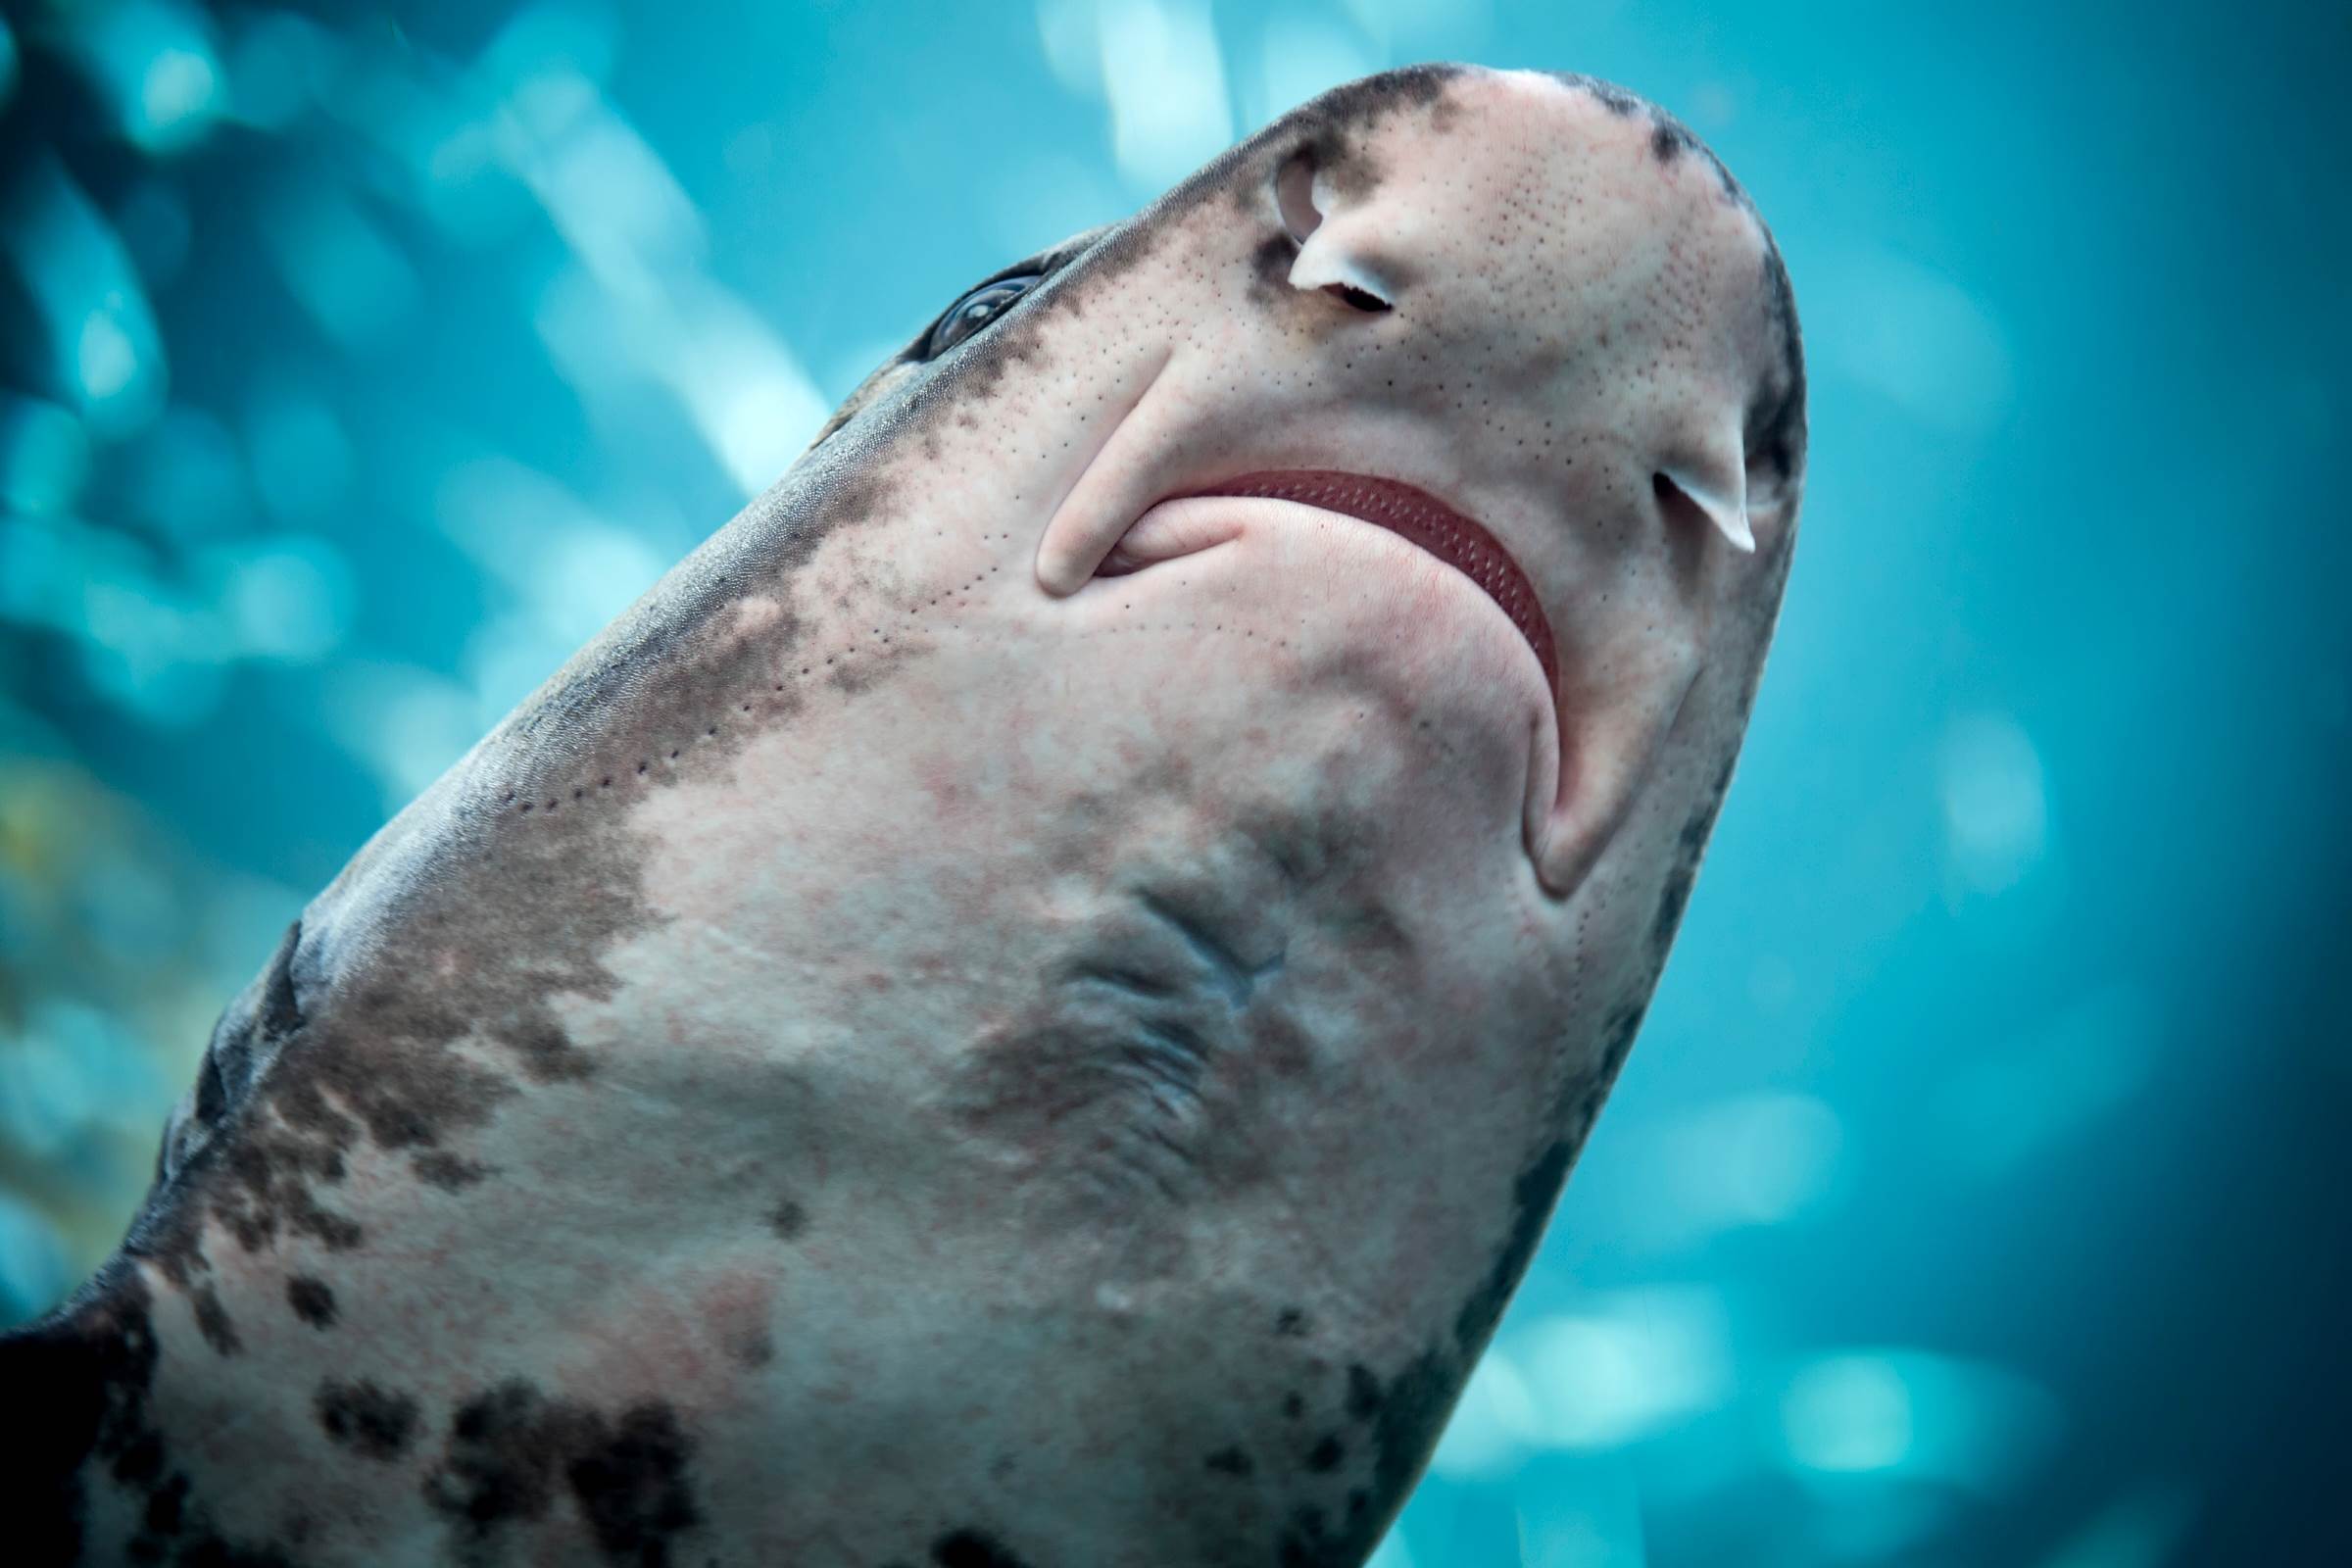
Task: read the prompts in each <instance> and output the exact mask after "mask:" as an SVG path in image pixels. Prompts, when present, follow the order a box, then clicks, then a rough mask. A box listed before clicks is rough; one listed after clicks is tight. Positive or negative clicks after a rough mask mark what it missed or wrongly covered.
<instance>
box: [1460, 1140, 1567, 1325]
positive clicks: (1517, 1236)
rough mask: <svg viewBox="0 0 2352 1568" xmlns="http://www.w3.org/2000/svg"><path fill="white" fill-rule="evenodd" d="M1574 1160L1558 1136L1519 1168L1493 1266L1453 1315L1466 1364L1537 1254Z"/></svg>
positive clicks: (1499, 1316) (1500, 1315) (1564, 1141)
mask: <svg viewBox="0 0 2352 1568" xmlns="http://www.w3.org/2000/svg"><path fill="white" fill-rule="evenodd" d="M1575 1158H1576V1145H1575V1144H1573V1143H1571V1142H1570V1141H1569V1140H1567V1139H1565V1138H1561V1139H1556V1140H1554V1141H1553V1142H1552V1144H1551V1145H1550V1147H1548V1148H1546V1149H1545V1150H1544V1152H1543V1153H1541V1154H1539V1155H1537V1156H1536V1159H1535V1161H1534V1163H1532V1164H1530V1165H1529V1166H1528V1167H1527V1169H1525V1170H1524V1171H1522V1172H1520V1174H1519V1180H1518V1182H1517V1183H1516V1184H1515V1185H1514V1186H1513V1188H1512V1190H1511V1207H1512V1214H1511V1228H1510V1233H1509V1235H1508V1236H1507V1237H1505V1238H1504V1240H1503V1244H1502V1250H1500V1251H1499V1252H1497V1253H1496V1254H1495V1266H1494V1267H1493V1268H1492V1269H1490V1270H1489V1271H1488V1274H1487V1278H1486V1279H1485V1281H1484V1282H1483V1283H1481V1284H1480V1286H1479V1287H1478V1289H1477V1290H1475V1291H1473V1292H1471V1293H1470V1299H1468V1300H1467V1301H1465V1302H1463V1303H1462V1309H1461V1311H1460V1313H1459V1314H1458V1315H1457V1316H1456V1317H1455V1318H1454V1324H1453V1338H1454V1344H1455V1345H1456V1346H1457V1347H1459V1348H1460V1349H1461V1352H1462V1356H1463V1358H1464V1360H1465V1362H1467V1361H1469V1360H1473V1359H1475V1358H1476V1357H1477V1355H1478V1352H1479V1351H1481V1350H1483V1349H1485V1348H1486V1345H1487V1338H1488V1336H1489V1335H1491V1334H1493V1333H1494V1332H1495V1323H1496V1322H1497V1321H1499V1320H1500V1318H1501V1317H1502V1309H1503V1307H1504V1305H1505V1304H1506V1303H1508V1302H1509V1300H1510V1299H1511V1293H1512V1292H1513V1291H1515V1290H1517V1289H1518V1288H1519V1278H1520V1276H1521V1275H1523V1274H1525V1273H1526V1272H1527V1265H1528V1262H1529V1260H1530V1259H1532V1258H1533V1257H1534V1256H1535V1255H1536V1244H1537V1243H1538V1242H1539V1241H1541V1240H1543V1237H1544V1221H1545V1220H1547V1219H1549V1218H1550V1217H1551V1205H1552V1203H1553V1201H1555V1200H1557V1199H1558V1198H1559V1196H1560V1186H1561V1184H1562V1183H1563V1182H1565V1181H1566V1180H1567V1179H1568V1166H1569V1164H1570V1163H1571V1162H1572V1161H1573V1160H1574V1159H1575Z"/></svg>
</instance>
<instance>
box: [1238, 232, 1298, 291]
mask: <svg viewBox="0 0 2352 1568" xmlns="http://www.w3.org/2000/svg"><path fill="white" fill-rule="evenodd" d="M1298 260H1299V245H1298V242H1297V241H1295V240H1293V239H1292V238H1291V236H1290V235H1288V234H1284V233H1273V234H1268V235H1267V236H1266V237H1265V238H1264V239H1263V240H1260V241H1259V242H1258V246H1257V249H1255V250H1253V251H1251V252H1250V289H1249V295H1250V303H1251V304H1253V305H1267V304H1271V303H1272V302H1273V301H1275V300H1277V299H1280V298H1281V297H1282V291H1283V290H1284V289H1287V288H1289V287H1290V286H1291V267H1292V265H1293V264H1294V263H1296V262H1297V261H1298Z"/></svg>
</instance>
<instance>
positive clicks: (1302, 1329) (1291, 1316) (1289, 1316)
mask: <svg viewBox="0 0 2352 1568" xmlns="http://www.w3.org/2000/svg"><path fill="white" fill-rule="evenodd" d="M1274 1332H1275V1333H1277V1334H1279V1335H1281V1336H1282V1337H1283V1338H1284V1339H1286V1340H1301V1339H1304V1338H1306V1336H1307V1334H1308V1332H1309V1330H1308V1328H1307V1322H1306V1314H1305V1313H1304V1312H1302V1311H1300V1310H1299V1308H1297V1307H1295V1306H1286V1307H1284V1308H1283V1309H1282V1310H1281V1311H1280V1312H1279V1313H1277V1314H1276V1315H1275V1318H1274Z"/></svg>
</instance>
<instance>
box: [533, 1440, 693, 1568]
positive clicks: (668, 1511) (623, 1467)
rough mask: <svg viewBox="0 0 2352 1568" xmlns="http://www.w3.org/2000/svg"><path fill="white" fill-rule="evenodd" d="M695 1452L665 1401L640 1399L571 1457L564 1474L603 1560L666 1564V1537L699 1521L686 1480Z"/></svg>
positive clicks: (653, 1567) (651, 1566)
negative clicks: (605, 1435) (607, 1430)
mask: <svg viewBox="0 0 2352 1568" xmlns="http://www.w3.org/2000/svg"><path fill="white" fill-rule="evenodd" d="M693 1451H694V1446H693V1444H692V1443H691V1442H689V1441H688V1439H687V1437H686V1435H685V1434H684V1433H683V1432H681V1431H680V1430H679V1428H678V1418H677V1415H676V1413H675V1412H674V1411H673V1410H671V1409H670V1407H669V1406H668V1405H666V1404H641V1405H637V1406H635V1407H633V1408H632V1409H630V1410H628V1411H626V1412H624V1413H623V1414H622V1416H621V1417H620V1420H619V1423H618V1425H617V1426H616V1428H615V1429H614V1431H613V1433H612V1435H611V1436H610V1437H609V1438H607V1439H605V1440H604V1441H603V1442H601V1443H598V1444H596V1445H594V1446H591V1447H589V1448H588V1449H587V1451H585V1452H583V1453H580V1454H579V1455H578V1456H576V1457H575V1458H573V1459H572V1461H571V1463H570V1465H569V1466H568V1467H567V1468H566V1470H565V1477H566V1479H567V1480H569V1481H570V1483H571V1493H572V1496H573V1497H574V1498H575V1499H576V1500H577V1501H578V1503H579V1507H580V1512H581V1514H582V1515H583V1516H584V1517H585V1518H586V1519H587V1520H588V1523H589V1526H590V1528H592V1529H593V1530H594V1531H595V1532H596V1544H597V1545H598V1546H599V1547H601V1548H602V1549H603V1551H604V1554H605V1556H606V1557H607V1559H609V1560H611V1561H613V1562H618V1563H637V1564H641V1565H642V1568H662V1565H663V1564H666V1563H667V1562H668V1561H669V1544H670V1542H671V1540H672V1538H674V1537H676V1536H677V1535H678V1534H680V1533H681V1532H683V1531H687V1530H691V1529H692V1528H694V1526H695V1525H696V1524H698V1523H700V1522H701V1519H702V1515H701V1513H700V1511H699V1510H698V1509H697V1508H696V1507H695V1503H694V1496H693V1494H692V1492H691V1491H690V1490H689V1488H688V1485H687V1470H686V1462H687V1460H688V1459H689V1458H690V1457H692V1455H693Z"/></svg>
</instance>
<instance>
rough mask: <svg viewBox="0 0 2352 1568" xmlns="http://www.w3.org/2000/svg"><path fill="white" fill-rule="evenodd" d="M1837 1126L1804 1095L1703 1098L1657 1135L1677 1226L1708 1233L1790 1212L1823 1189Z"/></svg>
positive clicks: (1831, 1168) (1833, 1162)
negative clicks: (1705, 1100) (1703, 1101)
mask: <svg viewBox="0 0 2352 1568" xmlns="http://www.w3.org/2000/svg"><path fill="white" fill-rule="evenodd" d="M1842 1143H1843V1131H1842V1129H1841V1128H1840V1126H1839V1124H1838V1113H1837V1112H1836V1111H1834V1110H1832V1109H1831V1108H1830V1107H1829V1105H1828V1104H1827V1103H1824V1102H1822V1101H1820V1100H1817V1099H1815V1098H1813V1097H1812V1096H1810V1095H1799V1094H1787V1093H1764V1094H1753V1095H1741V1096H1737V1097H1734V1098H1732V1099H1729V1100H1723V1101H1718V1102H1716V1103H1713V1104H1711V1105H1705V1106H1701V1107H1700V1108H1698V1109H1696V1110H1694V1111H1691V1112H1690V1113H1689V1114H1687V1115H1686V1116H1684V1117H1682V1118H1681V1119H1680V1121H1679V1122H1677V1123H1676V1124H1675V1125H1674V1126H1672V1127H1670V1128H1668V1129H1667V1130H1666V1132H1665V1134H1664V1138H1663V1149H1662V1158H1663V1161H1664V1165H1665V1169H1664V1171H1663V1173H1662V1174H1663V1180H1664V1185H1665V1187H1666V1189H1667V1191H1668V1193H1669V1194H1670V1195H1671V1197H1672V1199H1673V1201H1674V1202H1673V1208H1674V1213H1673V1219H1674V1221H1675V1223H1676V1226H1677V1228H1680V1229H1684V1230H1687V1231H1689V1232H1691V1233H1692V1234H1693V1235H1694V1236H1712V1235H1716V1234H1719V1233H1721V1232H1724V1231H1727V1230H1734V1229H1738V1228H1740V1227H1741V1226H1749V1225H1779V1224H1783V1223H1786V1222H1787V1221H1789V1220H1792V1219H1794V1218H1796V1217H1797V1216H1799V1215H1801V1214H1803V1213H1804V1212H1805V1211H1806V1210H1808V1209H1810V1208H1812V1207H1813V1206H1814V1205H1816V1204H1817V1203H1819V1202H1821V1201H1822V1200H1823V1199H1825V1198H1826V1197H1828V1196H1829V1194H1830V1192H1831V1189H1832V1186H1833V1183H1834V1182H1835V1180H1836V1177H1837V1173H1838V1151H1839V1148H1840V1145H1841V1144H1842Z"/></svg>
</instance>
